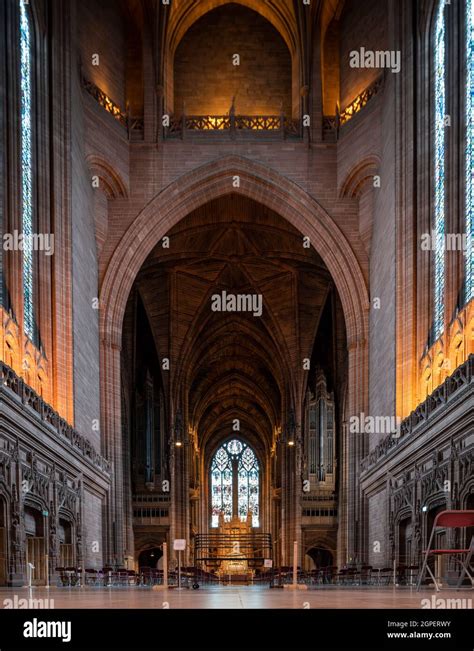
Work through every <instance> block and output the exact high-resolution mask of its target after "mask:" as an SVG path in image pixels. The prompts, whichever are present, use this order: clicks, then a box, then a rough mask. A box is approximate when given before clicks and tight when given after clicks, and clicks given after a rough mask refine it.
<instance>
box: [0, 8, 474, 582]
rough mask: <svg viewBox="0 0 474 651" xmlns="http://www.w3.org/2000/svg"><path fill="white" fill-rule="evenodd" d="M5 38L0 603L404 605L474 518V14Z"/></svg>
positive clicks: (151, 24) (89, 30)
mask: <svg viewBox="0 0 474 651" xmlns="http://www.w3.org/2000/svg"><path fill="white" fill-rule="evenodd" d="M0 26H1V29H0V52H1V56H0V105H1V110H0V170H1V174H0V179H1V180H0V235H1V239H2V247H1V251H0V255H1V258H0V271H1V275H0V586H1V587H2V588H9V587H18V586H23V585H25V584H27V583H28V582H29V583H30V585H35V586H45V585H48V586H49V585H55V584H58V585H62V584H65V582H71V581H73V582H74V581H76V582H78V583H82V582H84V583H85V584H87V581H92V582H94V584H97V582H98V581H109V580H111V581H112V580H117V581H123V577H124V576H125V577H128V578H126V579H125V581H126V582H127V585H130V584H133V585H136V584H138V583H139V584H141V585H143V584H144V583H145V584H146V583H147V582H152V583H153V582H155V583H159V582H160V581H163V580H164V575H165V573H166V575H167V578H166V580H167V581H168V580H169V581H170V582H172V581H173V580H175V578H176V568H177V567H178V565H179V568H180V571H181V566H182V567H183V568H184V569H183V577H185V575H186V572H187V575H186V576H189V575H190V573H192V572H200V574H199V577H200V578H199V582H200V583H201V584H203V585H204V584H205V583H206V582H208V583H209V584H211V583H212V584H214V585H217V586H219V585H225V584H228V583H232V582H234V583H241V584H245V585H254V584H256V583H258V582H262V583H263V582H265V581H266V580H267V578H268V580H269V581H270V582H275V581H276V582H280V583H285V581H288V582H292V581H294V582H297V581H299V580H300V579H301V581H304V582H306V583H307V584H308V585H310V586H311V585H314V586H316V587H317V586H318V585H324V584H326V583H335V584H338V585H342V586H343V585H344V582H345V581H346V579H347V577H348V576H349V577H352V578H351V579H350V581H351V585H362V584H364V582H365V584H368V585H372V584H374V585H380V581H381V579H380V577H381V576H385V577H386V578H387V581H391V580H392V573H393V580H394V582H397V583H399V584H401V585H406V584H408V583H409V582H410V581H412V579H413V576H412V575H409V574H408V573H407V572H406V570H407V568H411V569H412V570H413V572H414V573H415V575H416V573H417V572H418V571H419V569H420V568H421V563H422V555H423V552H424V550H425V549H426V547H427V544H428V541H429V539H430V536H431V533H432V531H434V528H433V527H434V525H435V519H436V516H437V515H438V514H439V513H440V512H442V511H444V510H465V511H471V512H472V511H473V510H474V471H473V461H474V252H473V249H472V236H473V235H474V180H473V156H474V91H473V88H474V0H464V2H452V3H445V2H444V0H418V1H416V2H414V1H413V0H399V1H396V2H395V1H394V0H312V1H308V2H306V1H303V0H265V1H263V0H234V1H231V2H230V1H228V0H172V2H165V1H163V2H162V1H161V0H100V2H98V1H97V0H81V1H80V2H79V0H69V1H68V2H67V3H65V2H61V1H60V0H29V2H27V1H25V0H3V1H2V2H1V3H0ZM473 533H474V529H473V528H472V527H471V528H469V527H466V528H464V529H462V530H460V531H456V532H454V531H451V530H450V529H442V528H441V529H439V530H438V529H436V533H435V535H436V542H437V544H438V545H439V546H443V545H444V546H449V545H455V544H457V545H460V546H463V545H464V546H467V547H469V541H470V539H471V537H472V535H473ZM177 541H181V543H178V544H176V542H177ZM180 544H181V547H180ZM442 560H443V562H442V563H441V564H437V565H436V567H435V568H434V569H433V571H435V572H438V574H441V575H442V576H444V577H446V576H447V577H448V578H447V579H445V580H446V581H448V583H449V580H450V579H449V576H450V573H451V574H453V573H455V569H454V568H453V566H452V565H450V563H449V562H448V560H447V559H446V562H445V563H444V559H442ZM443 563H444V564H443ZM30 567H31V570H30V569H29V568H30ZM433 567H434V566H433ZM364 568H365V569H364ZM351 572H352V573H351ZM101 573H102V574H101ZM348 573H349V574H348ZM384 573H385V574H384ZM398 573H399V574H398ZM104 576H105V577H106V578H105V579H104ZM194 576H197V574H196V575H194ZM99 577H101V578H99ZM183 577H181V575H180V577H179V580H180V581H181V579H182V578H183ZM269 577H270V578H269ZM370 577H372V578H370ZM374 577H377V579H374ZM183 580H184V579H183ZM194 580H197V579H194ZM68 584H69V583H68ZM105 585H107V583H105Z"/></svg>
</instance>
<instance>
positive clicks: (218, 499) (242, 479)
mask: <svg viewBox="0 0 474 651" xmlns="http://www.w3.org/2000/svg"><path fill="white" fill-rule="evenodd" d="M259 502H260V472H259V464H258V459H257V457H256V456H255V453H254V452H253V450H252V449H251V448H250V447H249V446H248V445H246V444H245V443H243V442H242V441H239V440H237V439H232V440H231V441H228V442H227V443H224V445H222V446H221V447H220V448H219V449H218V450H217V452H216V453H215V455H214V458H213V460H212V464H211V503H212V504H211V506H212V509H211V510H212V513H211V526H212V527H217V526H218V525H219V516H220V514H221V513H222V515H223V516H224V522H230V520H231V519H232V518H233V517H234V516H238V517H239V518H240V520H242V521H245V520H246V519H247V516H248V514H249V511H250V512H251V514H252V526H253V527H258V526H259V517H260V515H259Z"/></svg>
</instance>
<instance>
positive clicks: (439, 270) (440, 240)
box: [433, 1, 446, 339]
mask: <svg viewBox="0 0 474 651" xmlns="http://www.w3.org/2000/svg"><path fill="white" fill-rule="evenodd" d="M434 72H435V83H434V118H435V124H434V219H433V230H434V234H435V237H436V241H435V250H434V260H433V329H434V338H435V339H438V337H439V336H440V335H441V334H442V333H443V329H444V275H445V247H444V242H445V186H446V183H445V177H446V175H445V167H446V134H445V129H446V127H445V118H446V26H445V3H444V1H442V2H440V3H439V8H438V14H437V17H436V30H435V51H434Z"/></svg>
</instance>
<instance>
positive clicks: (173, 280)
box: [136, 195, 331, 449]
mask: <svg viewBox="0 0 474 651" xmlns="http://www.w3.org/2000/svg"><path fill="white" fill-rule="evenodd" d="M169 237H170V242H169V248H163V246H162V244H161V243H160V244H159V245H158V246H156V247H155V249H154V251H153V252H152V254H151V255H150V256H149V258H148V259H147V261H146V263H145V264H144V266H143V268H142V270H141V272H140V274H139V276H138V278H137V281H136V284H137V287H138V290H139V292H140V295H141V298H142V301H143V304H144V306H145V310H146V312H147V315H148V320H149V323H150V326H151V329H152V332H153V337H154V340H155V345H156V349H157V352H158V356H159V358H160V359H162V358H164V357H168V358H169V359H170V364H171V370H170V372H169V373H164V374H163V381H164V385H165V387H164V388H165V393H167V394H168V395H169V396H170V399H171V402H172V403H173V401H178V400H179V401H180V402H181V404H187V406H188V409H187V413H188V416H189V422H190V424H191V425H192V426H194V427H196V429H197V432H198V436H199V437H200V441H201V444H202V443H203V442H204V444H207V443H209V444H211V445H213V443H212V442H213V441H215V440H217V439H218V438H221V437H222V436H223V435H225V434H229V433H230V432H231V426H232V421H233V420H234V419H235V418H237V419H239V420H240V423H241V431H242V433H245V434H246V435H247V437H248V438H249V440H250V441H251V442H252V443H253V444H254V445H256V446H260V447H261V446H263V447H264V448H265V447H266V448H267V449H268V446H269V445H270V444H271V439H272V433H273V429H274V428H275V427H279V426H281V425H282V423H281V419H282V411H283V410H284V409H285V407H286V408H287V407H288V405H289V404H290V403H291V401H292V398H293V399H294V398H295V397H296V394H298V393H299V392H301V391H304V386H303V385H304V381H305V377H306V373H305V372H304V371H303V367H302V359H303V358H305V357H311V355H312V349H313V345H314V340H315V336H316V331H317V327H318V322H319V318H320V315H321V310H322V307H323V306H324V303H325V300H326V297H327V294H328V291H329V288H330V287H331V278H330V275H329V272H328V271H327V269H326V268H325V266H324V264H323V262H322V260H321V259H320V258H319V256H318V255H317V254H316V252H315V251H314V249H308V248H304V247H303V237H302V235H301V234H300V233H298V232H297V231H295V230H294V229H293V228H292V227H290V226H289V224H287V223H286V222H285V221H284V220H282V219H281V218H280V217H278V216H277V215H276V214H274V213H272V212H271V211H269V210H267V209H265V208H264V207H262V206H260V205H259V204H257V203H255V202H253V201H251V200H249V199H246V198H245V197H242V196H238V195H228V196H227V197H223V198H220V199H218V200H215V201H212V202H210V203H209V204H207V205H206V206H204V207H202V208H200V209H198V210H196V211H195V212H193V213H191V214H190V215H189V216H188V217H187V218H186V219H184V220H183V221H182V222H180V223H179V224H178V225H177V226H176V227H175V228H174V229H173V230H172V231H171V232H170V234H169ZM224 290H225V291H226V292H228V293H233V294H261V295H262V296H263V314H262V316H261V317H257V316H253V314H252V313H248V312H213V311H212V309H211V297H212V296H213V295H214V294H220V293H221V292H222V291H224Z"/></svg>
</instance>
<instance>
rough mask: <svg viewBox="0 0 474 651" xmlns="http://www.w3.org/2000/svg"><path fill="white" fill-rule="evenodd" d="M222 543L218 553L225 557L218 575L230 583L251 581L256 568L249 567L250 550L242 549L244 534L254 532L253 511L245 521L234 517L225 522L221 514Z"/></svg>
mask: <svg viewBox="0 0 474 651" xmlns="http://www.w3.org/2000/svg"><path fill="white" fill-rule="evenodd" d="M218 532H219V534H220V540H221V542H220V544H219V548H218V550H217V555H218V556H221V557H223V560H222V561H221V563H220V566H219V568H218V570H217V571H216V574H217V576H218V577H219V579H220V580H222V581H226V580H227V581H229V583H251V582H252V580H253V577H254V574H255V570H253V569H251V568H249V561H248V550H245V552H244V550H242V549H241V540H242V536H244V537H247V536H248V535H250V534H251V533H252V513H251V512H249V514H248V516H247V519H246V520H245V521H242V520H240V518H238V517H233V518H232V520H231V521H230V522H224V517H223V515H222V514H221V516H220V517H219V529H218Z"/></svg>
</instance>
